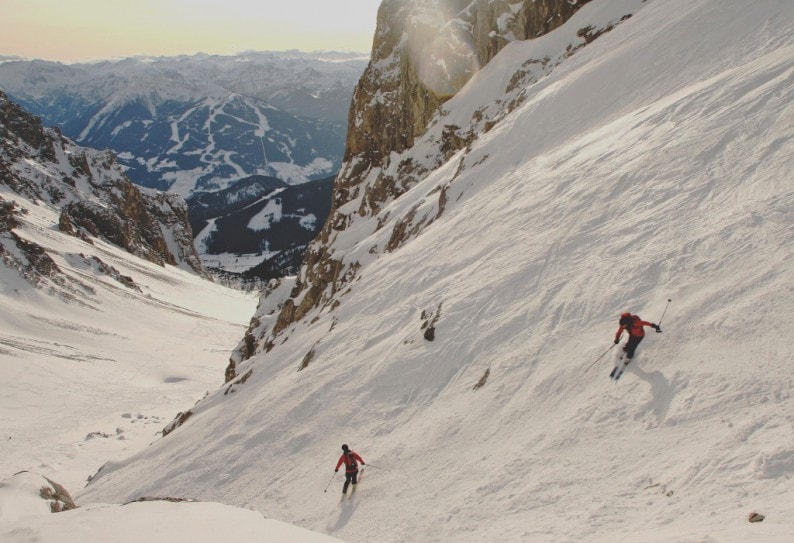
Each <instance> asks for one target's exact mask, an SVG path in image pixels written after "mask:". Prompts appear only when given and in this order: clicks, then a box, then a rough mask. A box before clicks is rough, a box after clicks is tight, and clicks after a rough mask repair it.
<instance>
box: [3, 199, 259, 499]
mask: <svg viewBox="0 0 794 543" xmlns="http://www.w3.org/2000/svg"><path fill="white" fill-rule="evenodd" d="M0 195H1V196H2V198H3V199H4V200H7V201H15V202H17V204H18V205H19V207H20V208H23V209H27V210H28V213H27V214H25V215H20V216H19V219H20V220H21V221H22V222H23V225H22V226H21V227H20V228H17V229H16V230H15V232H16V233H17V234H18V235H19V236H20V237H22V238H23V239H25V240H27V241H30V242H33V243H38V244H39V245H40V246H42V247H43V248H44V249H45V250H47V253H48V254H49V255H50V256H51V257H52V258H53V260H54V261H55V263H56V264H57V265H58V266H59V267H60V268H61V269H62V270H63V272H64V274H65V277H66V278H68V282H70V283H73V284H75V285H77V284H78V282H79V283H80V284H82V285H85V286H86V287H85V288H83V289H82V291H81V292H83V293H84V295H83V296H72V297H64V296H58V295H53V294H52V293H49V292H47V291H46V290H42V289H37V288H33V287H32V286H31V285H30V284H29V283H27V282H26V281H24V280H23V279H21V278H20V277H19V275H18V274H17V273H16V271H15V270H13V269H9V268H6V267H5V266H2V265H1V264H0V272H2V273H1V274H0V437H1V438H2V447H0V480H2V479H5V478H6V477H8V476H10V475H11V474H13V473H15V472H17V471H21V470H33V471H40V472H42V473H44V474H45V475H46V476H48V477H50V478H51V479H53V480H55V481H57V482H59V483H60V484H62V485H64V486H65V487H66V488H67V489H69V490H70V491H71V492H74V491H75V489H79V488H80V487H81V486H82V485H84V484H85V482H86V479H87V478H88V477H90V476H91V475H93V474H94V473H95V472H96V471H97V469H98V468H99V467H100V466H101V465H102V464H103V463H104V462H105V461H106V460H107V458H108V457H110V456H116V455H119V454H125V453H126V454H129V452H131V451H136V450H138V449H140V448H141V447H143V446H145V445H146V444H148V443H149V442H150V441H152V440H154V439H155V437H156V434H157V432H159V431H160V430H162V428H163V427H164V426H165V425H166V423H168V422H169V421H170V420H171V419H172V418H173V417H174V415H176V413H177V412H178V411H180V410H183V409H185V408H187V407H189V405H190V404H191V403H193V402H195V401H196V400H197V399H199V398H200V397H201V396H202V395H203V394H204V393H205V392H206V391H207V390H210V389H214V388H215V387H217V386H218V385H219V384H220V383H222V382H223V370H224V367H225V365H226V360H227V359H228V353H229V352H230V351H231V349H232V348H233V347H234V343H235V342H236V341H237V339H239V337H240V334H241V333H242V332H243V330H244V327H245V324H246V323H247V322H248V319H249V318H250V314H251V312H252V311H253V308H254V306H255V304H256V297H255V296H254V295H252V294H246V293H242V292H238V291H234V290H231V289H228V288H224V287H221V286H219V285H216V284H213V283H211V282H209V281H207V280H203V279H201V278H200V277H198V276H196V275H195V274H192V273H189V272H187V271H184V270H180V269H178V268H174V267H171V266H168V267H161V266H158V265H156V264H152V263H150V262H146V261H143V260H141V259H138V258H136V257H134V256H132V255H131V254H129V253H127V252H125V251H123V250H122V249H120V248H118V247H115V246H113V245H110V244H107V243H104V242H101V241H99V240H94V243H93V245H89V244H88V243H86V242H84V241H82V240H80V239H78V238H76V237H72V236H68V235H66V234H63V233H61V232H59V231H58V229H57V226H56V225H57V223H58V210H56V209H54V208H50V207H48V206H46V205H44V204H42V203H38V204H37V203H33V202H30V201H28V200H26V199H24V198H22V197H20V196H18V195H16V194H13V193H11V192H10V191H9V189H8V188H7V187H0ZM93 256H97V257H99V259H100V260H101V261H102V262H104V263H105V265H106V266H112V267H113V268H115V269H116V270H117V271H118V272H119V273H120V274H121V275H123V276H127V277H129V278H131V279H132V281H133V282H134V284H135V285H137V288H138V290H135V289H134V288H128V287H125V286H123V285H122V284H121V283H119V282H117V281H115V280H113V279H112V278H111V277H110V276H109V275H108V274H104V273H101V272H100V271H99V270H98V269H96V268H95V267H92V266H91V265H90V264H89V262H91V260H90V258H91V257H93ZM78 290H80V289H75V292H76V291H78ZM86 293H87V294H86Z"/></svg>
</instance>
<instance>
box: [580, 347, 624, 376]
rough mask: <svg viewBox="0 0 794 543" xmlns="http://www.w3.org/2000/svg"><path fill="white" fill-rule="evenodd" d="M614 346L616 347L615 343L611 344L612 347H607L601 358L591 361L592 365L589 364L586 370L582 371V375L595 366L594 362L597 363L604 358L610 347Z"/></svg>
mask: <svg viewBox="0 0 794 543" xmlns="http://www.w3.org/2000/svg"><path fill="white" fill-rule="evenodd" d="M615 345H617V343H613V344H612V345H610V346H609V349H607V350H606V351H604V354H602V355H601V356H599V357H598V358H596V359H595V360H593V363H592V364H590V365H589V366H587V369H585V370H584V371H583V372H582V373H586V372H587V370H589V369H590V368H592V367H593V366H595V363H596V362H598V361H599V360H601V359H602V358H604V357H605V356H606V355H607V353H608V352H609V350H610V349H611V348H612V347H614V346H615Z"/></svg>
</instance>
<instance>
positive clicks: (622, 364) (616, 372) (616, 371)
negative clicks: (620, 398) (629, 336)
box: [609, 353, 631, 382]
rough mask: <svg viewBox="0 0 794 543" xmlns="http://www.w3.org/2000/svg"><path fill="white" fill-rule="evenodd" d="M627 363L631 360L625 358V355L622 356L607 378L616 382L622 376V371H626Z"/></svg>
mask: <svg viewBox="0 0 794 543" xmlns="http://www.w3.org/2000/svg"><path fill="white" fill-rule="evenodd" d="M629 362H631V358H626V354H625V353H624V354H622V355H621V357H620V358H619V359H618V361H617V362H616V363H615V367H614V368H612V371H611V372H610V373H609V378H610V379H612V380H613V381H616V382H617V380H618V379H620V377H621V376H622V375H623V371H624V370H625V369H626V366H628V365H629Z"/></svg>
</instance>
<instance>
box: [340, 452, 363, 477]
mask: <svg viewBox="0 0 794 543" xmlns="http://www.w3.org/2000/svg"><path fill="white" fill-rule="evenodd" d="M348 455H350V457H348ZM353 458H355V459H356V460H358V461H359V462H361V463H362V464H364V465H366V462H364V459H363V458H361V457H360V456H359V455H358V453H357V452H355V451H349V452H346V453H342V456H340V457H339V462H337V463H336V468H335V469H337V470H338V469H339V466H341V465H342V462H344V463H345V473H355V472H357V471H358V466H357V465H356V463H355V461H353Z"/></svg>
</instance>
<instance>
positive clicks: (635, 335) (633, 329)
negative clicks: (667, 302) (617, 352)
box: [615, 313, 662, 364]
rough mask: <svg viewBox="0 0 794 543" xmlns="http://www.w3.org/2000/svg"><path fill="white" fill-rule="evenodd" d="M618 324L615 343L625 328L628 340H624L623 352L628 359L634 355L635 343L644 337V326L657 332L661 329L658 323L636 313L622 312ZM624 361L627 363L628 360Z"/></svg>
mask: <svg viewBox="0 0 794 543" xmlns="http://www.w3.org/2000/svg"><path fill="white" fill-rule="evenodd" d="M618 324H620V328H618V332H617V334H615V345H617V344H618V343H620V335H621V334H622V333H623V330H626V331H627V332H628V333H629V340H628V341H627V342H626V345H624V346H623V352H624V353H626V358H627V359H628V360H631V358H632V357H633V356H634V351H636V350H637V345H639V344H640V341H642V339H643V338H644V337H645V329H644V328H643V327H644V326H650V327H651V328H653V329H654V330H656V331H657V332H661V331H662V329H661V328H659V325H658V324H654V323H652V322H648V321H644V320H642V319H641V318H640V317H638V316H637V315H632V314H631V313H622V314H621V315H620V320H619V321H618ZM626 363H627V364H628V362H626Z"/></svg>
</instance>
